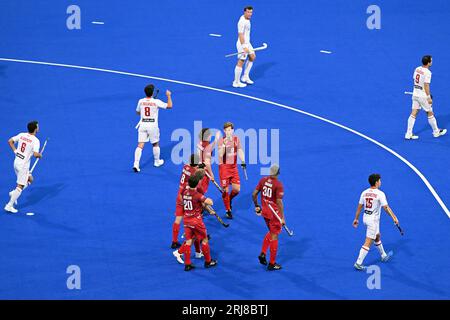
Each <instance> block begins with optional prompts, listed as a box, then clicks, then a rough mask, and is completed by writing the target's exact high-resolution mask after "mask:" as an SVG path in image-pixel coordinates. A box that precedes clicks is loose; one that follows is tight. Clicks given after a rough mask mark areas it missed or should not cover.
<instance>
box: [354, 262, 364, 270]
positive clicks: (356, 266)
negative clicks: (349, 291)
mask: <svg viewBox="0 0 450 320" xmlns="http://www.w3.org/2000/svg"><path fill="white" fill-rule="evenodd" d="M353 266H354V267H355V269H356V270H359V271H363V270H366V267H365V266H363V265H362V264H357V263H356V262H355V264H354V265H353Z"/></svg>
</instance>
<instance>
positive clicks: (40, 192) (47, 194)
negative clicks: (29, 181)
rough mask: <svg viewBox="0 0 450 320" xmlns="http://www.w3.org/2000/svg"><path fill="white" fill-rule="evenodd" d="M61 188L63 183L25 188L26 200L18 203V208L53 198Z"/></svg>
mask: <svg viewBox="0 0 450 320" xmlns="http://www.w3.org/2000/svg"><path fill="white" fill-rule="evenodd" d="M63 189H64V184H63V183H55V184H52V185H48V186H42V187H34V186H30V187H29V188H28V189H27V190H26V191H27V192H28V195H27V198H26V201H25V202H23V203H19V208H20V209H21V210H23V208H26V207H28V206H31V205H34V204H36V203H38V202H40V201H42V200H44V199H50V198H54V197H55V196H57V195H58V194H59V193H60V192H61V190H63Z"/></svg>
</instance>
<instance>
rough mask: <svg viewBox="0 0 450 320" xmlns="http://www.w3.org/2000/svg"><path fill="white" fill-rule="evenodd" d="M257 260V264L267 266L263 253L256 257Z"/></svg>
mask: <svg viewBox="0 0 450 320" xmlns="http://www.w3.org/2000/svg"><path fill="white" fill-rule="evenodd" d="M258 259H259V263H261V264H263V265H265V266H267V259H266V254H265V253H264V252H261V254H260V255H259V256H258Z"/></svg>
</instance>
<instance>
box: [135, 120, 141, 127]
mask: <svg viewBox="0 0 450 320" xmlns="http://www.w3.org/2000/svg"><path fill="white" fill-rule="evenodd" d="M140 125H141V120H139V122H138V123H137V125H136V127H134V128H135V129H137V128H139V126H140Z"/></svg>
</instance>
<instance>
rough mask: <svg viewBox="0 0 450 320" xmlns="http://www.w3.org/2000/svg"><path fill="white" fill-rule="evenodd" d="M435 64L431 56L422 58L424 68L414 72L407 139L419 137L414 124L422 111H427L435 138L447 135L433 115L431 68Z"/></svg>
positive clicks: (418, 68)
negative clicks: (414, 130) (414, 132)
mask: <svg viewBox="0 0 450 320" xmlns="http://www.w3.org/2000/svg"><path fill="white" fill-rule="evenodd" d="M432 64H433V61H432V57H431V56H424V57H423V58H422V66H421V67H417V68H416V69H415V70H414V75H413V80H414V91H413V96H412V111H411V115H410V116H409V118H408V128H407V130H406V134H405V139H407V140H415V139H419V136H417V135H415V134H413V128H414V123H415V122H416V117H417V114H418V113H419V111H420V109H423V110H425V112H426V113H427V115H428V123H429V124H430V126H431V129H432V130H433V136H434V137H435V138H438V137H440V136H443V135H444V134H446V133H447V129H439V128H438V125H437V121H436V118H435V117H434V113H433V108H432V104H433V97H432V95H431V93H430V83H431V71H430V67H431V65H432Z"/></svg>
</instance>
